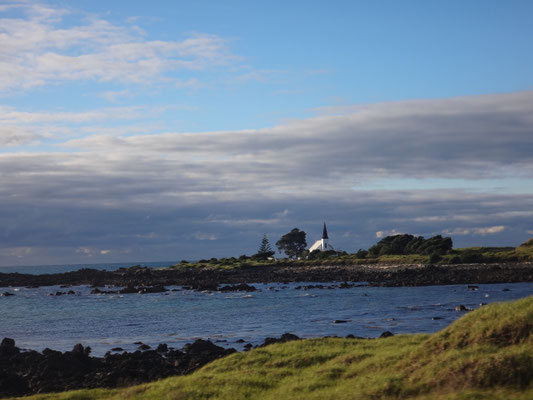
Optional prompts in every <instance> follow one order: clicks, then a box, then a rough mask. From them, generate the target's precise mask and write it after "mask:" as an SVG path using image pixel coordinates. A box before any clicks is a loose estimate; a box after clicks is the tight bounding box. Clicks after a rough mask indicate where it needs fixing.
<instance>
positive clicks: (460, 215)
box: [0, 0, 533, 266]
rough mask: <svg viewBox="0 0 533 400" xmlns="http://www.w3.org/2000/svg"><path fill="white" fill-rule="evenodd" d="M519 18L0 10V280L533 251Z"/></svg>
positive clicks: (262, 8) (532, 63)
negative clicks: (396, 239) (304, 257)
mask: <svg viewBox="0 0 533 400" xmlns="http://www.w3.org/2000/svg"><path fill="white" fill-rule="evenodd" d="M532 14H533V2H531V1H519V0H511V1H509V0H507V1H504V0H501V1H490V0H485V1H481V0H479V1H477V0H469V1H464V0H461V1H453V0H452V1H446V2H437V1H416V0H411V1H403V2H399V1H392V0H391V1H385V0H383V1H355V0H352V1H312V0H311V1H310V0H307V1H298V0H295V1H290V2H286V1H277V0H274V1H269V2H250V1H231V0H229V1H218V0H217V1H215V0H212V1H207V0H198V1H193V2H191V1H163V0H152V1H149V2H147V1H133V0H128V1H121V0H118V1H112V2H109V1H99V0H90V1H89V0H76V1H67V0H55V1H53V0H50V1H42V2H41V1H16V0H0V266H16V265H46V264H50V265H51V264H69V263H107V262H109V263H113V262H134V263H136V262H143V261H163V260H169V261H179V260H182V259H187V260H197V259H200V258H211V257H231V256H236V257H238V256H240V255H241V254H247V255H251V254H253V253H255V252H256V251H257V249H258V248H259V245H260V243H261V239H262V238H263V235H264V234H266V235H267V237H268V238H269V240H270V242H271V244H272V245H274V243H275V242H276V241H277V240H278V239H279V238H280V237H281V236H282V235H283V234H285V233H287V232H289V231H290V230H291V229H293V228H295V227H297V228H299V229H302V230H304V231H306V232H307V241H308V244H309V245H311V244H312V243H313V242H314V241H315V240H316V239H318V238H320V236H321V234H322V224H323V222H326V223H327V226H328V233H329V237H330V241H331V243H332V244H333V246H335V247H336V248H337V249H340V250H346V251H348V252H355V251H357V250H358V249H360V248H363V249H365V248H368V247H370V246H371V245H373V244H375V243H376V242H377V241H378V240H380V239H381V238H383V237H385V236H387V235H392V234H399V233H410V234H413V235H422V236H425V237H429V236H434V235H439V234H440V235H444V236H450V237H451V238H452V239H453V242H454V246H455V247H466V246H480V245H486V246H495V245H501V246H517V245H519V244H520V243H522V242H525V241H526V240H527V239H528V238H530V237H532V236H533V156H532V155H533V72H532V71H533V51H532V50H531V43H532V42H533V24H531V15H532Z"/></svg>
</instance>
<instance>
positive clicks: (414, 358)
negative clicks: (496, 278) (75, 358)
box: [26, 297, 533, 400]
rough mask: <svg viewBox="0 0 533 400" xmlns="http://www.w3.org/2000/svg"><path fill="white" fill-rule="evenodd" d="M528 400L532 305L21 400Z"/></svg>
mask: <svg viewBox="0 0 533 400" xmlns="http://www.w3.org/2000/svg"><path fill="white" fill-rule="evenodd" d="M399 398H410V399H505V400H509V399H524V400H525V399H533V297H529V298H526V299H522V300H519V301H515V302H510V303H499V304H492V305H488V306H484V307H482V308H480V309H478V310H476V311H473V312H471V313H468V314H466V315H465V316H463V317H462V318H460V319H459V320H457V321H456V322H455V323H453V324H452V325H450V326H449V327H448V328H446V329H444V330H442V331H440V332H438V333H435V334H433V335H398V336H394V337H389V338H383V339H334V338H329V339H327V338H324V339H309V340H301V341H295V342H289V343H284V344H274V345H270V346H268V347H265V348H259V349H255V350H252V351H250V352H247V353H237V354H233V355H231V356H228V357H226V358H223V359H220V360H217V361H215V362H213V363H211V364H208V365H206V366H205V367H203V368H202V369H200V370H198V371H196V372H195V373H193V374H191V375H188V376H181V377H174V378H169V379H165V380H162V381H158V382H154V383H149V384H144V385H140V386H134V387H130V388H125V389H115V390H101V389H99V390H82V391H74V392H66V393H62V394H50V395H36V396H31V397H29V398H26V399H32V400H37V399H39V400H44V399H77V400H82V399H83V400H89V399H228V400H229V399H232V400H233V399H369V400H370V399H372V400H375V399H399Z"/></svg>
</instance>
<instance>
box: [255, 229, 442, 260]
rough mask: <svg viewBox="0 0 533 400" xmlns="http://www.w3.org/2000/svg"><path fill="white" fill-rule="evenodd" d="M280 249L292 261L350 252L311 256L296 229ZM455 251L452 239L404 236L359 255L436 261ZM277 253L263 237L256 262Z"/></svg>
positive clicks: (388, 239)
mask: <svg viewBox="0 0 533 400" xmlns="http://www.w3.org/2000/svg"><path fill="white" fill-rule="evenodd" d="M276 247H277V248H278V250H279V252H280V253H285V255H286V256H287V257H289V258H297V257H302V256H304V255H305V256H307V257H308V258H325V257H327V256H335V255H339V254H340V253H341V254H347V253H346V252H337V251H328V252H319V251H315V252H313V253H310V254H309V253H307V250H306V248H307V241H306V233H305V232H304V231H301V230H300V229H298V228H294V229H292V230H291V231H290V232H288V233H286V234H285V235H283V236H282V237H281V238H280V239H279V240H278V241H277V242H276ZM452 248H453V242H452V239H451V238H450V237H442V236H441V235H436V236H433V237H430V238H429V239H425V238H424V237H422V236H414V235H410V234H401V235H393V236H387V237H385V238H383V239H381V240H380V241H379V242H378V243H376V244H375V245H373V246H371V247H370V248H369V249H368V250H363V249H360V250H359V251H358V252H357V253H355V255H356V257H357V258H367V257H379V256H383V255H405V254H420V255H429V256H432V257H434V258H437V257H439V256H442V255H444V254H446V253H448V252H449V251H451V250H452ZM315 253H316V254H315ZM274 254H275V251H274V250H272V246H271V245H270V242H269V240H268V238H267V236H266V235H263V239H262V240H261V244H260V246H259V250H258V252H257V253H256V254H254V255H253V256H252V258H254V259H257V260H267V259H269V258H271V257H273V256H274Z"/></svg>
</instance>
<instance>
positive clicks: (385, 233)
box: [376, 229, 403, 239]
mask: <svg viewBox="0 0 533 400" xmlns="http://www.w3.org/2000/svg"><path fill="white" fill-rule="evenodd" d="M402 234H403V232H400V231H397V230H396V229H391V230H390V231H377V232H376V237H377V238H378V239H382V238H384V237H386V236H396V235H402Z"/></svg>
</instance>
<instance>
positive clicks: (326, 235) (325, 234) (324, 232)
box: [322, 222, 328, 239]
mask: <svg viewBox="0 0 533 400" xmlns="http://www.w3.org/2000/svg"><path fill="white" fill-rule="evenodd" d="M322 239H328V230H327V229H326V223H325V222H324V231H323V232H322Z"/></svg>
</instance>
